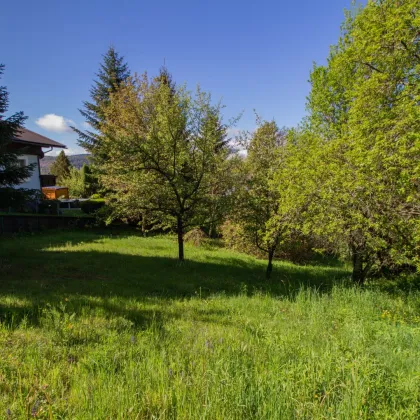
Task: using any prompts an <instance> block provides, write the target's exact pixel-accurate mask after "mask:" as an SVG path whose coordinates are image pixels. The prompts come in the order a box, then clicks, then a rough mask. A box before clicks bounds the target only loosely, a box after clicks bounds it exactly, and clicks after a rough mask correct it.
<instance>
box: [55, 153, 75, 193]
mask: <svg viewBox="0 0 420 420" xmlns="http://www.w3.org/2000/svg"><path fill="white" fill-rule="evenodd" d="M71 168H72V165H71V163H70V161H69V158H68V157H67V156H66V154H65V153H64V150H62V151H61V152H60V153H59V154H58V156H57V159H55V161H54V162H53V164H52V165H51V167H50V173H51V174H52V175H55V176H56V177H57V180H56V182H57V184H58V185H61V184H63V186H65V182H66V181H65V180H66V178H69V177H70V169H71Z"/></svg>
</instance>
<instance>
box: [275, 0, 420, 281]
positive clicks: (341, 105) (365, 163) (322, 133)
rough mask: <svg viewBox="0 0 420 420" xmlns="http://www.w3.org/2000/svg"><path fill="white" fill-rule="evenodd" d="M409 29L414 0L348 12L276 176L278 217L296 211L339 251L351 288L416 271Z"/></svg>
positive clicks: (413, 44) (414, 103)
mask: <svg viewBox="0 0 420 420" xmlns="http://www.w3.org/2000/svg"><path fill="white" fill-rule="evenodd" d="M418 27H419V8H418V2H417V1H416V0H407V1H397V2H396V1H393V0H381V1H370V2H368V4H367V5H366V7H365V8H364V9H363V10H361V11H360V12H358V13H356V14H350V13H349V14H348V15H347V20H346V23H345V25H344V29H343V34H342V37H341V38H340V40H339V42H338V44H337V45H336V46H334V47H333V48H332V50H331V53H330V56H329V58H328V63H327V65H326V66H315V67H314V69H313V71H312V73H311V83H312V90H311V93H310V96H309V100H308V110H309V118H308V120H307V121H306V124H305V126H304V129H303V130H302V132H301V133H299V135H298V136H297V137H296V138H295V141H294V142H291V144H290V145H289V152H288V161H287V162H286V163H285V165H284V166H283V167H282V168H281V169H280V170H279V176H278V179H277V183H278V188H279V190H280V191H282V197H287V199H285V200H282V201H280V211H282V209H283V210H285V209H288V210H290V209H298V208H299V209H300V210H301V214H302V215H303V219H304V220H303V222H302V223H300V228H301V229H303V230H305V231H308V232H309V231H311V232H314V233H316V234H317V235H321V236H323V237H324V238H325V240H326V241H328V242H329V244H330V246H333V247H335V248H337V247H338V248H341V249H343V247H345V248H346V249H347V250H348V251H349V252H350V253H351V258H352V261H353V280H354V281H355V282H357V283H363V282H364V280H365V278H366V277H367V276H368V275H369V273H371V272H372V270H373V269H375V270H381V269H384V267H387V268H392V267H393V266H401V265H404V264H416V263H417V264H419V257H418V255H419V252H418V250H419V239H420V227H419V217H418V216H419V215H420V206H419V203H420V196H419V182H418V179H419V171H420V169H419V159H418V157H419V156H420V142H419V136H420V134H419V133H420V109H419V108H420V107H419V106H418V104H419V100H420V91H419V86H420V78H419V74H420V59H419V57H420V44H419V42H418ZM299 222H301V221H299Z"/></svg>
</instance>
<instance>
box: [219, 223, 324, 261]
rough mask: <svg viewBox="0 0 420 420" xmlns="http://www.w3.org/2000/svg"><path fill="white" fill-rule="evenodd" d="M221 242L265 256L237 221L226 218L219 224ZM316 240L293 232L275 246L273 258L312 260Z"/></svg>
mask: <svg viewBox="0 0 420 420" xmlns="http://www.w3.org/2000/svg"><path fill="white" fill-rule="evenodd" d="M221 234H222V238H223V242H224V244H225V246H226V247H227V248H230V249H233V250H236V251H239V252H244V253H246V254H249V255H253V256H255V257H258V258H265V257H266V253H265V252H264V251H262V250H261V249H259V248H258V247H257V246H256V244H255V238H252V237H251V236H250V235H249V234H247V233H246V232H245V230H244V228H243V227H242V226H241V225H240V224H239V223H234V222H232V221H230V220H227V221H226V222H225V223H224V224H223V225H222V226H221ZM318 246H319V244H318V241H317V240H316V239H314V238H309V237H306V236H303V235H298V234H297V233H296V234H293V235H290V236H288V237H285V238H284V239H283V241H282V242H280V243H279V245H278V246H277V248H276V252H275V258H277V259H282V260H288V261H292V262H294V263H296V264H303V263H306V262H309V261H312V260H313V259H314V258H315V257H316V256H317V253H316V252H315V251H314V249H315V248H317V247H318Z"/></svg>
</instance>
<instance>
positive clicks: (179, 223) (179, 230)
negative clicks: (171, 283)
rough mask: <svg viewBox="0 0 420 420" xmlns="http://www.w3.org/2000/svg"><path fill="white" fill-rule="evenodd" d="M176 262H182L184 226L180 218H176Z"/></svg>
mask: <svg viewBox="0 0 420 420" xmlns="http://www.w3.org/2000/svg"><path fill="white" fill-rule="evenodd" d="M177 234H178V260H179V261H184V224H183V221H182V216H178V217H177Z"/></svg>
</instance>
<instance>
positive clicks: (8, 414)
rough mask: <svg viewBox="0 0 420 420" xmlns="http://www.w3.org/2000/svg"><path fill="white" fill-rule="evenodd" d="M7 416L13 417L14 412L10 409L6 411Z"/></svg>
mask: <svg viewBox="0 0 420 420" xmlns="http://www.w3.org/2000/svg"><path fill="white" fill-rule="evenodd" d="M6 414H7V417H12V411H11V410H10V408H8V409H7V410H6Z"/></svg>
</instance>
